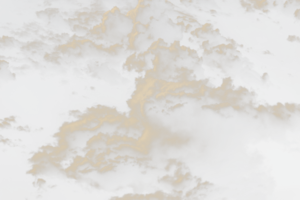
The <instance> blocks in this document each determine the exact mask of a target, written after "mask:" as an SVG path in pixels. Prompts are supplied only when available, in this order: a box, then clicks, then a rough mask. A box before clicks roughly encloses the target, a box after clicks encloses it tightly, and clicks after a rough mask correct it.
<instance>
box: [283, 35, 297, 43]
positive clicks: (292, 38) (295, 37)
mask: <svg viewBox="0 0 300 200" xmlns="http://www.w3.org/2000/svg"><path fill="white" fill-rule="evenodd" d="M286 40H287V41H288V42H291V43H293V42H297V43H300V37H299V36H297V35H289V36H288V38H287V39H286Z"/></svg>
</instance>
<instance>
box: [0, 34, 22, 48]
mask: <svg viewBox="0 0 300 200" xmlns="http://www.w3.org/2000/svg"><path fill="white" fill-rule="evenodd" d="M19 46H20V42H19V41H18V40H17V39H15V38H14V37H11V36H7V35H2V37H1V38H0V50H6V49H14V48H18V47H19Z"/></svg>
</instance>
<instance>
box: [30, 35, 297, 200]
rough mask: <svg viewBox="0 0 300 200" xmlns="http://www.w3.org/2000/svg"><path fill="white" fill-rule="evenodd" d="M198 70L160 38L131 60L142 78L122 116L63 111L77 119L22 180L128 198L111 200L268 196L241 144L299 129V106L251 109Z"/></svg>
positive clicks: (263, 178) (237, 92) (194, 58)
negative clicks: (65, 183) (54, 181)
mask: <svg viewBox="0 0 300 200" xmlns="http://www.w3.org/2000/svg"><path fill="white" fill-rule="evenodd" d="M224 45H225V44H224ZM225 46H226V45H225ZM233 57H236V58H239V56H233ZM216 59H217V58H216ZM237 60H238V59H237ZM236 62H245V61H236ZM201 64H202V59H201V58H200V57H199V56H198V55H197V53H196V51H194V50H191V49H189V48H187V47H184V46H181V45H180V44H179V42H174V43H172V44H170V45H168V44H167V43H165V42H164V41H163V40H162V39H159V40H157V41H156V42H154V43H153V44H152V45H151V46H150V47H149V48H148V50H147V51H145V52H143V53H139V54H133V55H131V56H130V57H128V59H127V60H126V62H125V64H124V68H125V69H127V70H135V71H137V72H143V73H145V75H144V76H143V77H140V78H137V79H136V90H135V91H134V93H133V94H132V97H131V98H130V99H129V100H128V101H127V104H128V106H129V108H130V111H129V113H120V112H118V111H117V110H116V109H115V108H109V107H106V106H102V105H98V106H95V107H91V108H87V109H86V111H84V112H80V111H78V110H73V111H70V113H69V115H70V116H71V117H73V118H75V120H74V121H71V122H65V123H64V124H63V125H62V126H61V127H60V129H59V131H58V132H57V133H55V134H54V138H56V140H57V143H56V144H54V145H51V144H48V145H45V146H42V147H40V149H39V151H38V152H36V153H35V154H34V155H33V156H32V158H30V163H31V164H32V168H31V169H30V170H29V171H28V172H27V173H28V174H31V175H33V176H35V177H37V178H38V177H55V178H64V179H73V180H75V181H76V182H77V183H78V184H87V185H89V186H90V187H92V188H94V189H98V190H106V191H118V190H121V189H124V188H132V189H133V191H134V193H135V194H126V195H124V196H123V197H112V198H111V199H112V200H118V199H122V200H126V199H174V200H175V199H176V200H177V199H184V200H194V199H198V200H204V199H205V200H212V199H222V198H223V199H249V200H250V199H258V200H265V199H267V198H269V196H270V195H271V194H272V191H273V189H274V181H273V179H272V177H270V176H268V175H267V174H265V173H264V172H263V171H261V165H262V162H263V156H262V155H260V154H259V153H257V152H253V153H247V144H249V143H255V142H258V141H261V140H264V139H269V138H271V139H273V140H276V141H278V142H281V141H284V134H285V132H286V131H299V130H300V126H299V123H298V121H299V120H300V105H298V104H293V103H285V104H282V103H277V104H276V105H268V104H266V105H261V104H258V103H257V102H256V94H255V93H254V92H251V91H249V90H248V89H247V88H245V87H242V86H239V87H236V86H234V85H233V84H232V79H231V78H230V77H228V78H224V79H223V83H222V84H221V85H220V86H218V87H216V86H214V85H212V84H211V83H210V82H209V80H207V79H200V80H198V77H197V76H198V75H197V71H199V72H202V68H201ZM187 74H188V76H187ZM202 78H203V77H202ZM162 191H164V192H162ZM141 193H147V194H143V195H142V194H141Z"/></svg>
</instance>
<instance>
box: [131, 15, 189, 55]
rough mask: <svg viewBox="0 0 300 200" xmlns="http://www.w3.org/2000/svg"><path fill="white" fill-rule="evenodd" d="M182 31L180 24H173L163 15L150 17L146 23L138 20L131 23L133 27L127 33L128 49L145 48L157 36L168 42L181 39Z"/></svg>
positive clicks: (138, 49)
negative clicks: (157, 17)
mask: <svg viewBox="0 0 300 200" xmlns="http://www.w3.org/2000/svg"><path fill="white" fill-rule="evenodd" d="M182 33H183V29H182V26H180V25H178V24H175V23H174V22H173V20H172V19H170V18H169V17H167V16H163V17H161V18H159V19H156V18H154V17H150V20H149V22H148V23H147V24H142V23H141V22H140V21H138V22H136V23H135V24H134V25H133V29H132V31H131V33H129V35H128V37H129V39H128V40H129V49H130V50H134V51H143V50H146V49H147V48H148V47H149V46H150V44H151V43H152V42H154V41H155V40H157V39H158V38H163V39H164V40H165V41H166V42H169V43H170V42H173V41H174V40H181V39H182V37H183V34H182Z"/></svg>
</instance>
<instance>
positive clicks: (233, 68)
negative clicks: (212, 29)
mask: <svg viewBox="0 0 300 200" xmlns="http://www.w3.org/2000/svg"><path fill="white" fill-rule="evenodd" d="M203 61H204V64H205V65H207V66H209V67H211V68H213V69H219V70H221V72H222V73H224V74H225V75H226V76H228V75H229V76H231V77H233V78H236V77H239V78H240V79H241V80H242V81H243V82H244V83H245V84H246V85H250V86H251V85H258V86H266V87H268V86H269V84H270V82H269V75H268V73H267V72H265V73H264V74H263V75H262V76H260V75H259V74H258V73H257V72H256V71H254V70H252V68H253V66H254V64H253V63H252V62H250V61H249V59H248V58H245V57H243V56H242V54H241V52H240V51H239V50H237V48H236V47H235V46H233V45H232V44H231V43H229V44H219V45H217V46H213V47H211V48H209V49H204V52H203Z"/></svg>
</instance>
